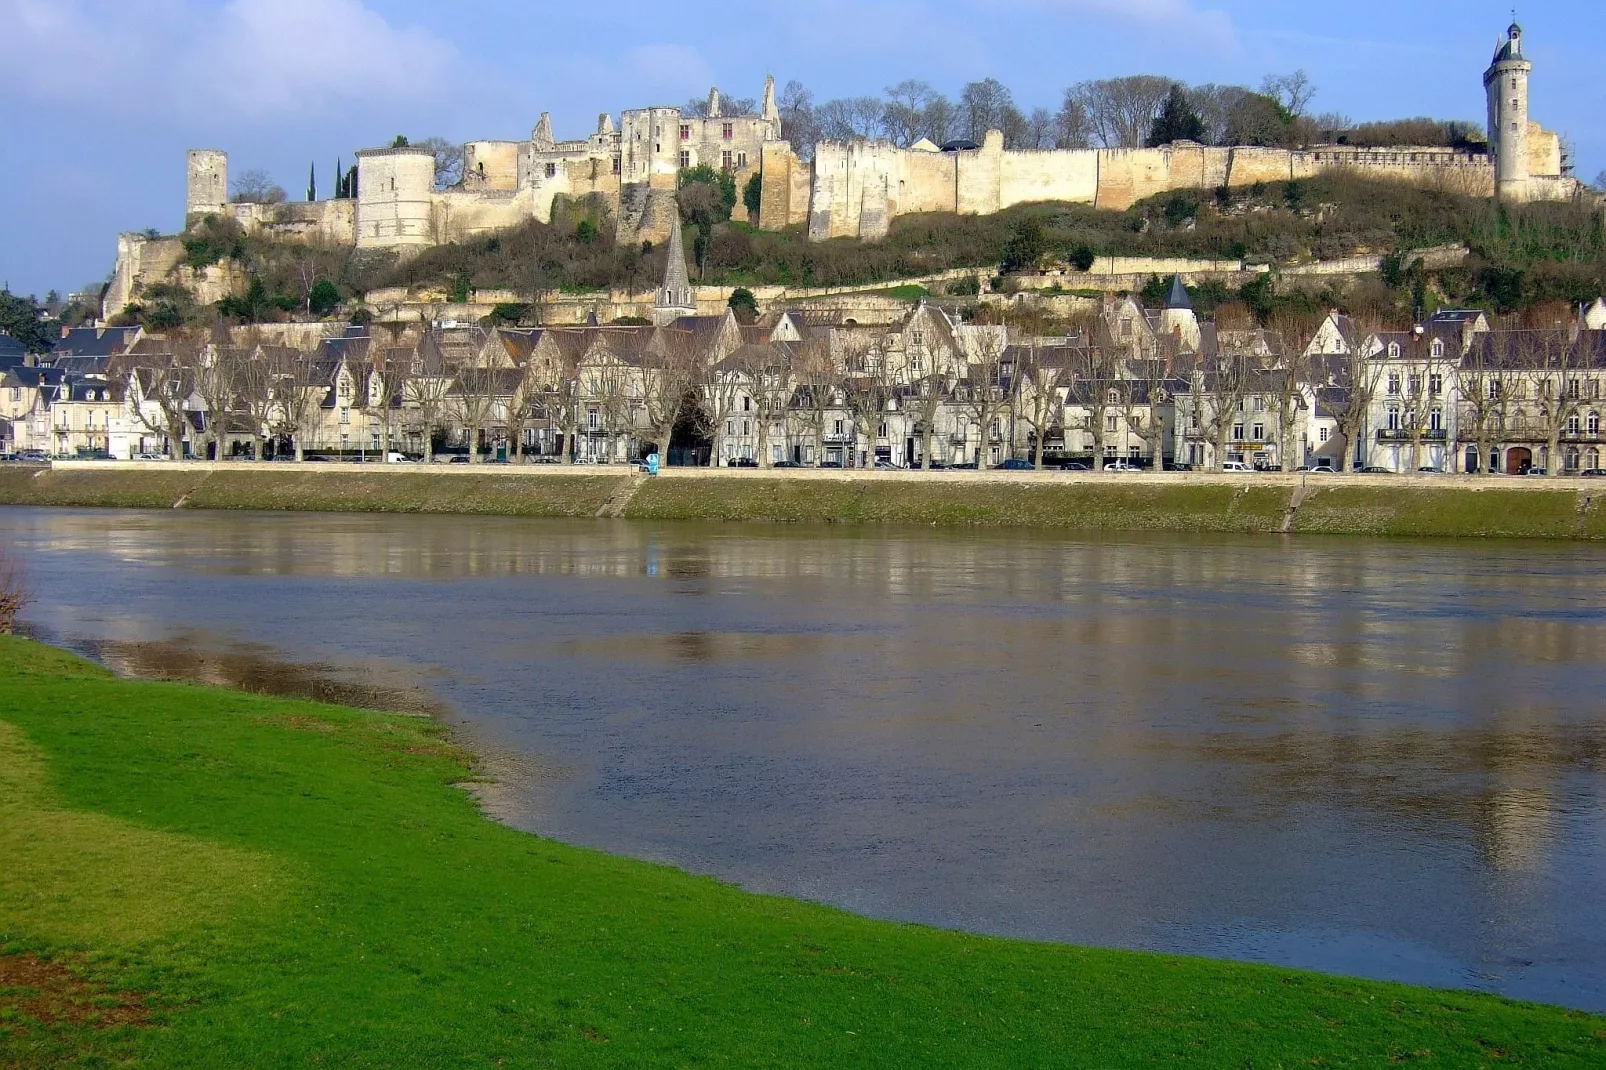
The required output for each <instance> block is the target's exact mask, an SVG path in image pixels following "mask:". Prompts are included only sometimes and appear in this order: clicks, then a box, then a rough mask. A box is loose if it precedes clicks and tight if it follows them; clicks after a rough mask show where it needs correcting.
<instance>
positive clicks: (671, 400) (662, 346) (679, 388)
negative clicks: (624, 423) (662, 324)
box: [641, 330, 705, 458]
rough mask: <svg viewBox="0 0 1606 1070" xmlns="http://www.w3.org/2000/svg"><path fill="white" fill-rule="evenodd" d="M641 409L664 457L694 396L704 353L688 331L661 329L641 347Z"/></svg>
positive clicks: (648, 428)
mask: <svg viewBox="0 0 1606 1070" xmlns="http://www.w3.org/2000/svg"><path fill="white" fill-rule="evenodd" d="M641 358H642V362H641V372H642V375H641V413H642V418H643V421H644V422H645V424H646V427H647V430H648V432H649V433H650V434H651V435H652V440H653V442H654V444H656V445H657V447H658V450H659V452H661V453H663V454H664V455H665V456H666V458H667V455H668V452H669V443H670V440H671V439H673V438H674V435H675V427H676V426H677V425H678V424H679V423H680V421H681V418H682V417H683V416H685V415H686V404H687V401H688V400H694V395H695V391H696V386H697V381H698V378H699V374H700V372H701V364H702V362H703V361H704V359H705V355H704V354H703V352H702V351H701V345H700V343H699V341H698V339H697V336H696V335H695V334H694V333H693V332H691V331H668V330H666V331H660V332H659V333H658V336H657V337H656V338H655V339H654V340H653V344H652V345H649V346H647V347H646V348H644V349H643V350H642V351H641Z"/></svg>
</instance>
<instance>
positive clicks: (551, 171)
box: [546, 163, 558, 178]
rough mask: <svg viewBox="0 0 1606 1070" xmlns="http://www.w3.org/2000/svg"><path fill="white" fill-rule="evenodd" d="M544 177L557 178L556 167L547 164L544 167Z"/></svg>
mask: <svg viewBox="0 0 1606 1070" xmlns="http://www.w3.org/2000/svg"><path fill="white" fill-rule="evenodd" d="M546 176H547V177H548V178H557V177H558V165H557V164H555V163H549V164H547V165H546Z"/></svg>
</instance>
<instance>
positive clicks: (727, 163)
mask: <svg viewBox="0 0 1606 1070" xmlns="http://www.w3.org/2000/svg"><path fill="white" fill-rule="evenodd" d="M719 166H720V167H722V168H723V169H725V170H726V171H729V170H730V169H731V154H730V150H729V149H726V150H725V151H724V152H722V153H720V157H719Z"/></svg>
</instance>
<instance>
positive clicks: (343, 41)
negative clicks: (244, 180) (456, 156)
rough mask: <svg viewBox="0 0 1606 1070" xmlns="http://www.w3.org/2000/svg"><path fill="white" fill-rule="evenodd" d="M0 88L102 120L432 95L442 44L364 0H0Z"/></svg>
mask: <svg viewBox="0 0 1606 1070" xmlns="http://www.w3.org/2000/svg"><path fill="white" fill-rule="evenodd" d="M0 30H4V31H5V32H4V37H5V38H6V39H7V41H8V43H9V44H10V46H11V47H10V49H9V50H8V51H9V53H10V62H9V63H8V64H7V65H6V66H4V67H0V84H8V85H10V86H11V87H13V88H14V89H15V90H17V91H18V92H20V93H22V94H24V95H26V96H28V97H31V98H34V99H35V100H39V101H43V102H47V103H53V104H54V103H67V104H73V103H76V104H80V105H89V106H92V107H94V108H95V110H96V111H97V112H99V113H100V114H103V115H106V116H108V117H109V116H121V115H126V114H130V113H137V114H143V115H147V116H153V117H154V116H164V115H166V116H175V117H183V118H191V119H193V118H200V117H214V118H236V119H273V118H279V117H283V116H287V115H295V114H301V115H306V114H308V113H309V112H312V111H315V110H317V109H321V108H329V107H331V106H335V105H343V104H357V103H364V102H379V101H411V102H417V101H419V100H426V99H433V98H435V97H437V96H438V95H440V94H442V93H443V92H444V89H445V87H446V86H447V85H448V84H449V82H450V80H451V79H450V74H451V70H452V68H453V66H454V65H455V62H456V52H455V50H454V49H453V48H452V47H451V46H450V45H449V44H447V43H445V42H443V41H441V40H440V39H438V38H436V37H434V36H432V35H430V34H428V33H426V32H424V31H421V30H416V29H406V28H397V27H394V26H392V25H390V24H389V23H388V22H387V21H386V20H385V19H384V18H383V17H381V16H380V15H378V14H376V13H374V12H373V11H371V10H369V9H368V8H367V7H366V6H364V4H363V3H362V0H228V2H227V3H225V4H223V5H222V6H221V7H212V6H207V5H204V4H202V3H199V2H196V0H0Z"/></svg>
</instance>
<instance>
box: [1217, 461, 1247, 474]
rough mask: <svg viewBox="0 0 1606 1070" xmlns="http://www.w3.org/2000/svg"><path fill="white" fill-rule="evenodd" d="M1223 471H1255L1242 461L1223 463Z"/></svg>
mask: <svg viewBox="0 0 1606 1070" xmlns="http://www.w3.org/2000/svg"><path fill="white" fill-rule="evenodd" d="M1221 470H1222V471H1223V472H1253V471H1254V469H1253V468H1250V467H1249V466H1248V465H1247V464H1244V463H1243V462H1242V461H1222V462H1221Z"/></svg>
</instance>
